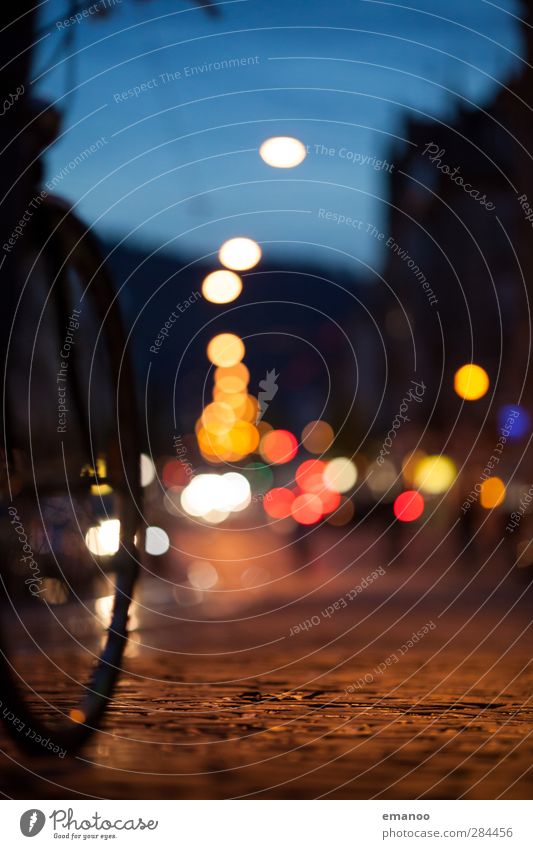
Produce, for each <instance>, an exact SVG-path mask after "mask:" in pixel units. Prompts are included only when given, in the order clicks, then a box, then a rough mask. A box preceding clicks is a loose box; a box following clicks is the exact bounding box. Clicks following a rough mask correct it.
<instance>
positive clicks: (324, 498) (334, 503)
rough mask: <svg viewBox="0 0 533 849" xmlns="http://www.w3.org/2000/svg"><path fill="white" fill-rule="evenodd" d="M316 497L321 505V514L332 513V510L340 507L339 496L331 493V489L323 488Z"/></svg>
mask: <svg viewBox="0 0 533 849" xmlns="http://www.w3.org/2000/svg"><path fill="white" fill-rule="evenodd" d="M316 495H318V497H319V498H320V501H321V503H322V512H323V513H333V512H334V510H337V508H338V507H340V503H341V496H340V493H339V492H332V490H331V489H325V488H324V489H321V490H320V492H317V493H316Z"/></svg>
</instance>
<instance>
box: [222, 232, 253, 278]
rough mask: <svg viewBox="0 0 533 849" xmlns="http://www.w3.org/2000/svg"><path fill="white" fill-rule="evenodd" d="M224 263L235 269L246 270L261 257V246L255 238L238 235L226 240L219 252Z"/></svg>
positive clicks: (227, 266)
mask: <svg viewBox="0 0 533 849" xmlns="http://www.w3.org/2000/svg"><path fill="white" fill-rule="evenodd" d="M218 258H219V260H220V262H221V263H222V265H224V266H225V267H226V268H231V269H232V270H233V271H246V270H247V269H248V268H253V267H254V265H257V263H258V262H259V260H260V259H261V248H260V247H259V245H258V244H257V242H254V240H253V239H246V238H244V237H242V236H238V237H237V238H236V239H229V240H228V241H227V242H224V244H223V245H222V247H221V248H220V251H219V253H218Z"/></svg>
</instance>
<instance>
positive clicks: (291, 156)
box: [259, 136, 307, 168]
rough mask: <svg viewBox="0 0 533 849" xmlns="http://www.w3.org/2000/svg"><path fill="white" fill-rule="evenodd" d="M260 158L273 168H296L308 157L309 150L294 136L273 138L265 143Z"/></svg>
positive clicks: (261, 148)
mask: <svg viewBox="0 0 533 849" xmlns="http://www.w3.org/2000/svg"><path fill="white" fill-rule="evenodd" d="M259 156H260V157H261V159H262V160H263V162H266V164H267V165H271V166H272V168H296V166H297V165H300V163H301V162H303V161H304V159H305V157H306V156H307V149H306V147H305V145H304V144H302V142H301V141H300V140H299V139H295V138H293V137H292V136H273V137H272V138H270V139H266V141H264V142H263V144H262V145H261V147H260V148H259Z"/></svg>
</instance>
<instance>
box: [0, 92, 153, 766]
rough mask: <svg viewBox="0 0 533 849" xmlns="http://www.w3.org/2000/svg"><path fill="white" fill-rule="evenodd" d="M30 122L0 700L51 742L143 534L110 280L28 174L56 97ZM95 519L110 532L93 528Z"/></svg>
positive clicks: (87, 700)
mask: <svg viewBox="0 0 533 849" xmlns="http://www.w3.org/2000/svg"><path fill="white" fill-rule="evenodd" d="M36 126H37V130H38V133H37V135H38V147H39V149H38V150H36V152H35V157H34V159H33V162H34V164H33V165H32V166H31V167H32V175H31V179H32V184H33V187H34V197H35V198H37V197H41V198H42V202H39V203H38V204H35V205H34V206H35V208H34V209H32V214H31V215H30V216H29V218H30V220H29V222H28V226H27V228H26V229H25V230H24V232H23V234H22V236H21V237H20V239H18V240H17V242H16V245H15V246H14V250H21V251H23V253H24V264H25V277H24V281H23V282H24V285H23V288H22V290H21V292H20V295H19V298H18V303H17V311H16V315H15V317H14V319H13V325H12V327H11V332H10V337H9V344H10V350H9V353H11V363H10V360H9V356H8V358H7V361H6V367H5V371H4V393H3V422H4V446H3V459H4V475H3V480H2V483H1V490H2V492H1V495H2V502H3V503H2V520H1V522H0V542H1V550H2V551H3V564H2V567H1V569H0V579H1V580H0V584H1V589H2V597H3V598H2V601H3V604H2V620H1V637H0V716H1V718H2V720H3V722H4V726H5V728H6V729H7V731H8V733H9V734H10V736H11V737H12V738H13V739H14V740H15V741H16V742H17V743H18V745H19V746H21V747H22V748H23V749H26V750H27V751H29V752H30V753H32V754H37V753H39V754H56V755H57V754H59V756H60V757H64V756H65V754H73V753H74V752H75V751H76V750H77V749H79V747H80V746H81V745H82V744H83V743H84V742H85V741H86V740H87V739H88V738H89V736H90V735H91V734H92V733H93V732H94V731H95V730H96V729H97V728H98V726H99V723H100V720H101V718H102V715H103V713H104V711H105V709H106V707H107V705H108V704H109V700H110V698H111V696H112V693H113V690H114V687H115V684H116V681H117V678H118V675H119V673H120V670H121V667H122V662H123V656H124V651H125V647H126V643H127V639H128V615H129V610H130V605H131V600H132V596H133V592H134V588H135V584H136V581H137V577H138V574H139V553H138V551H139V548H138V546H140V542H141V541H142V540H141V536H142V532H141V531H139V528H140V527H141V525H142V501H141V495H142V489H141V485H140V454H141V448H140V439H139V432H138V426H137V421H138V415H137V408H136V399H135V391H134V374H133V363H132V359H131V353H130V351H129V348H128V344H127V341H128V340H127V337H126V333H125V329H124V324H123V321H122V316H121V311H120V307H119V303H118V298H117V293H116V292H115V289H114V286H113V283H112V281H111V278H110V276H109V274H108V272H107V270H106V267H105V264H104V262H103V260H102V257H101V254H100V250H99V248H98V245H97V242H96V240H95V238H94V237H93V235H92V234H91V233H90V231H89V230H88V229H87V228H86V227H85V225H84V224H83V223H82V221H81V220H80V219H79V218H78V217H77V216H76V215H75V214H74V213H73V212H72V211H71V210H70V209H69V207H68V205H66V204H65V203H64V202H63V201H61V200H60V199H59V198H57V197H55V196H54V195H52V194H48V193H43V191H42V190H40V189H39V186H40V185H41V177H42V174H41V165H40V158H41V151H42V149H44V147H45V145H46V144H47V143H51V140H52V139H53V138H54V137H55V136H56V135H57V113H54V110H47V109H45V110H43V111H42V112H41V115H40V117H39V119H38V120H37V121H36ZM49 281H50V282H49ZM75 303H77V304H78V306H79V307H80V309H79V310H78V309H77V308H76V307H74V306H73V305H74V304H75ZM73 317H74V318H75V320H74V321H72V318H73ZM28 322H29V323H28ZM76 323H78V327H77V328H76V327H75V325H76ZM17 334H22V335H21V336H19V335H17ZM67 338H68V339H69V342H68V345H69V347H68V348H67V343H66V342H65V339H67ZM17 342H18V345H17ZM30 343H31V344H30ZM30 349H31V355H30ZM12 351H14V352H15V353H14V355H13V354H12ZM43 351H44V353H42V352H43ZM47 352H48V354H49V356H48V355H47ZM89 354H90V356H89ZM13 356H15V365H16V366H17V383H16V384H14V383H13V371H12V370H13V367H14V365H13ZM21 364H22V366H21ZM51 364H52V365H53V369H52V380H51V376H50V366H51ZM54 371H55V384H54V383H53V377H54ZM62 374H63V378H64V385H63V383H62V382H61V380H60V379H59V378H60V376H61V375H62ZM95 381H98V385H97V387H96V395H95ZM21 383H22V384H23V385H24V386H26V384H27V404H26V403H23V402H24V401H25V399H24V392H21ZM59 389H61V390H62V392H63V394H62V395H61V394H60V392H59ZM56 390H57V391H56ZM47 392H51V393H52V394H51V397H52V398H53V403H51V402H50V397H49V396H47V395H45V394H43V393H47ZM46 398H48V402H47V401H46ZM61 398H63V399H64V403H63V404H61ZM35 399H37V410H35ZM67 399H68V400H67ZM32 401H33V406H32ZM61 406H63V407H64V409H63V410H61ZM26 408H27V413H26V412H25V411H26ZM51 413H52V414H51ZM61 413H62V415H63V418H61V415H60V414H61ZM54 425H55V427H54ZM54 430H55V433H54ZM107 523H112V525H113V529H114V530H113V533H114V534H115V535H116V540H114V543H113V545H112V546H110V545H109V544H108V542H107V544H104V545H103V546H102V545H100V543H99V534H100V536H102V534H103V532H101V529H102V528H104V529H105V533H107V534H108V535H109V533H108V527H109V525H108V524H107ZM117 523H118V524H117ZM91 535H92V536H91ZM103 536H105V534H103ZM100 542H101V540H100ZM104 542H105V540H104ZM101 592H104V593H107V594H106V595H104V596H103V599H104V600H105V602H106V603H105V605H104V608H105V609H104V610H103V613H102V611H99V610H98V605H96V607H95V604H96V602H98V601H102V599H101V598H100V599H98V593H101ZM65 611H68V612H65ZM108 613H109V615H110V621H105V620H106V617H107V614H108ZM100 614H102V615H100ZM101 641H102V642H103V647H101V646H100V642H101ZM28 649H29V651H28ZM84 667H87V676H88V677H87V678H85V679H84V680H85V682H86V683H84V682H83V681H82V680H81V675H80V671H81V669H82V668H84ZM89 667H91V668H90V669H89Z"/></svg>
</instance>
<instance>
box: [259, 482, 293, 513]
mask: <svg viewBox="0 0 533 849" xmlns="http://www.w3.org/2000/svg"><path fill="white" fill-rule="evenodd" d="M294 499H295V495H294V492H291V491H290V489H285V488H284V487H275V488H274V489H271V490H270V491H269V492H267V493H266V494H265V497H264V500H263V506H264V508H265V513H268V515H269V516H272V518H273V519H287V518H288V517H289V516H290V515H291V507H292V505H293V502H294Z"/></svg>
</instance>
